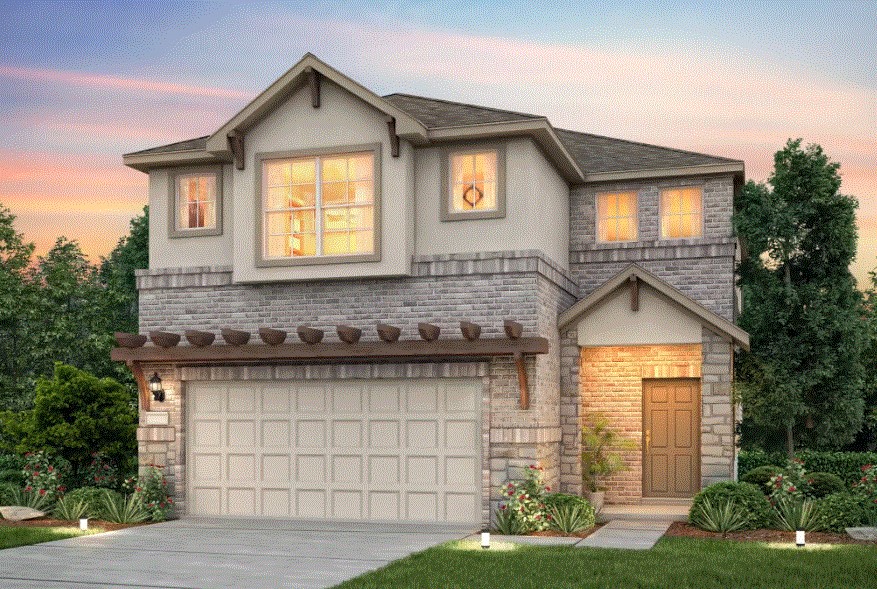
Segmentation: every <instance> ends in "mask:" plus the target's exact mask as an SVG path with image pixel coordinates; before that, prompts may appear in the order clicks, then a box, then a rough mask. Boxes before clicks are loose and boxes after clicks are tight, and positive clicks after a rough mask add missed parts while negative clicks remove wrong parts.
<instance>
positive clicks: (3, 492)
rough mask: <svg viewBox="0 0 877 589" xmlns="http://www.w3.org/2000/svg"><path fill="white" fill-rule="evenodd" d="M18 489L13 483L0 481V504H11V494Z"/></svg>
mask: <svg viewBox="0 0 877 589" xmlns="http://www.w3.org/2000/svg"><path fill="white" fill-rule="evenodd" d="M18 490H19V486H18V485H15V484H13V483H0V505H11V504H12V496H13V495H14V494H15V492H16V491H18Z"/></svg>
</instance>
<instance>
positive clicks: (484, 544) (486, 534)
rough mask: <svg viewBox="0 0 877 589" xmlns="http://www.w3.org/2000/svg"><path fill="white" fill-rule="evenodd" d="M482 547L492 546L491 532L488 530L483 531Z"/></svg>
mask: <svg viewBox="0 0 877 589" xmlns="http://www.w3.org/2000/svg"><path fill="white" fill-rule="evenodd" d="M481 547H482V548H483V549H485V550H487V549H488V548H490V532H488V531H487V530H482V531H481Z"/></svg>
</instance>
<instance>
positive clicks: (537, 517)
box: [534, 513, 542, 521]
mask: <svg viewBox="0 0 877 589" xmlns="http://www.w3.org/2000/svg"><path fill="white" fill-rule="evenodd" d="M534 519H536V520H537V521H538V520H540V519H542V516H541V515H539V514H538V513H537V514H536V517H535V518H534Z"/></svg>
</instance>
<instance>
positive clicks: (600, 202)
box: [597, 192, 638, 241]
mask: <svg viewBox="0 0 877 589" xmlns="http://www.w3.org/2000/svg"><path fill="white" fill-rule="evenodd" d="M637 224H638V221H637V202H636V192H603V193H601V194H598V195H597V239H598V240H599V241H636V236H637Z"/></svg>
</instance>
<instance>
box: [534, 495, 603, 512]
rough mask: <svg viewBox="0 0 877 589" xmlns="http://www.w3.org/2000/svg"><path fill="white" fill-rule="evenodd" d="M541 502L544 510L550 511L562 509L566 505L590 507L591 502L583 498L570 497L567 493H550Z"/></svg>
mask: <svg viewBox="0 0 877 589" xmlns="http://www.w3.org/2000/svg"><path fill="white" fill-rule="evenodd" d="M543 502H544V503H545V508H546V509H551V508H552V507H563V506H566V505H587V506H590V505H591V502H590V501H588V500H587V499H585V498H584V497H579V496H578V495H570V494H568V493H550V494H548V495H545V497H544V498H543Z"/></svg>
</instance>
